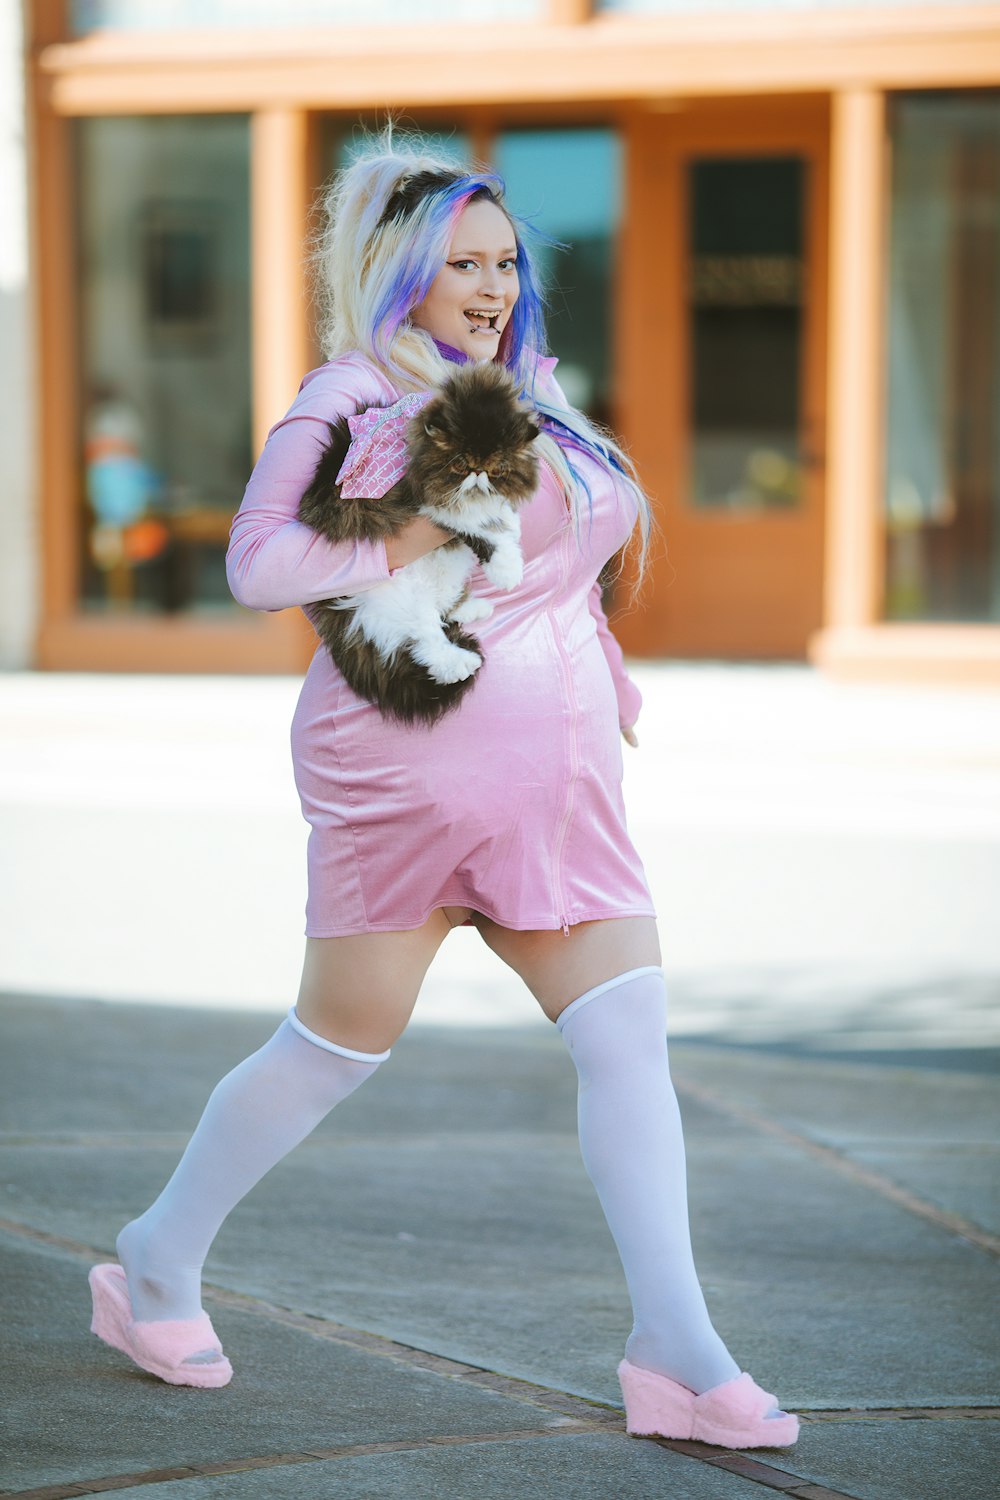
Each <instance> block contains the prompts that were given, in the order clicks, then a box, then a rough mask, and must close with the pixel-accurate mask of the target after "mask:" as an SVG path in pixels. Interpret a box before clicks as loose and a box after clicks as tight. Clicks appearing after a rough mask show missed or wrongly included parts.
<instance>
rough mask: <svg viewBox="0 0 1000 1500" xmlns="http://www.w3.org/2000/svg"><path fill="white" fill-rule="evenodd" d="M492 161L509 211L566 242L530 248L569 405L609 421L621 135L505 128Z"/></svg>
mask: <svg viewBox="0 0 1000 1500" xmlns="http://www.w3.org/2000/svg"><path fill="white" fill-rule="evenodd" d="M496 164H497V170H498V171H499V172H500V175H501V176H502V177H503V178H504V180H505V182H506V184H507V200H508V202H509V203H510V206H511V208H512V209H513V211H514V212H515V213H517V214H519V215H520V216H521V217H522V218H525V219H527V220H528V221H529V223H531V224H534V225H535V226H536V227H537V228H538V229H540V230H542V231H543V232H544V233H545V234H546V235H551V236H552V237H553V238H554V239H556V240H561V241H562V242H563V243H564V244H565V245H566V246H567V248H566V249H565V250H559V249H556V248H554V247H551V246H546V245H540V246H538V247H537V248H536V251H535V253H536V258H537V260H538V263H539V268H540V270H541V273H542V278H543V281H544V284H545V288H546V292H547V295H548V298H549V317H548V328H549V341H550V343H551V346H552V351H553V353H555V354H557V355H558V356H559V369H558V372H557V373H558V378H559V381H560V384H561V385H562V387H563V389H564V390H565V391H566V394H567V396H568V397H569V400H570V401H571V402H572V403H573V405H574V406H579V407H582V408H583V410H584V411H586V412H587V414H588V416H590V417H591V418H594V419H596V420H597V421H599V422H603V423H606V424H608V423H610V415H611V412H610V406H611V394H612V378H613V375H612V358H611V350H612V343H611V340H612V327H613V323H612V318H613V289H612V265H613V257H614V250H615V239H616V235H617V232H618V225H619V223H620V219H621V175H622V174H621V145H620V142H619V139H618V136H617V135H616V133H615V132H614V130H612V129H609V128H605V127H597V128H592V127H581V128H578V129H559V130H507V131H504V132H503V133H502V134H501V135H500V137H499V139H498V141H497V148H496Z"/></svg>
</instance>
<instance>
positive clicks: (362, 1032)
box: [295, 907, 468, 1052]
mask: <svg viewBox="0 0 1000 1500" xmlns="http://www.w3.org/2000/svg"><path fill="white" fill-rule="evenodd" d="M467 916H468V912H467V911H466V910H465V909H463V908H459V907H444V908H441V909H440V910H438V911H434V912H431V915H430V917H429V918H428V919H427V921H426V922H425V923H424V925H423V927H417V928H415V929H414V930H413V931H412V932H365V933H359V934H358V935H356V936H354V937H339V938H306V953H305V960H304V962H303V965H302V981H301V983H300V985H299V995H298V999H297V1000H296V1002H295V1009H296V1012H297V1013H298V1016H299V1019H300V1020H301V1021H302V1022H303V1023H304V1024H305V1025H306V1026H308V1027H309V1029H310V1031H315V1032H316V1033H317V1034H318V1035H319V1036H322V1037H326V1039H327V1041H330V1042H338V1043H339V1044H340V1045H341V1046H342V1047H353V1048H355V1049H356V1050H357V1051H358V1052H384V1051H385V1049H386V1048H387V1047H391V1046H392V1044H393V1042H395V1041H396V1039H397V1038H398V1037H399V1036H400V1035H401V1034H402V1033H403V1031H404V1030H405V1029H406V1023H407V1022H408V1021H409V1019H410V1016H411V1014H412V1012H413V1007H414V1005H415V1004H416V1003H417V995H418V994H419V993H420V986H421V985H422V984H423V981H424V975H425V974H426V973H427V970H428V968H429V966H430V962H431V959H432V958H433V957H434V955H435V953H436V952H437V951H438V949H439V948H440V946H441V944H442V943H443V942H444V939H445V938H446V937H447V935H448V933H449V932H450V931H451V929H452V927H453V926H455V925H457V923H459V922H462V921H464V920H465V918H466V917H467Z"/></svg>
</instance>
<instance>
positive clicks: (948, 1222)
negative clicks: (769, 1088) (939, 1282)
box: [674, 1072, 1000, 1259]
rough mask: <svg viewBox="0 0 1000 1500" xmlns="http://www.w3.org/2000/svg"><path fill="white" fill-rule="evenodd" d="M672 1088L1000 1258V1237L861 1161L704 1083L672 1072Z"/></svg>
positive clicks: (995, 1257) (682, 1095)
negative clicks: (852, 1158)
mask: <svg viewBox="0 0 1000 1500" xmlns="http://www.w3.org/2000/svg"><path fill="white" fill-rule="evenodd" d="M674 1086H675V1088H676V1090H677V1092H678V1094H679V1095H681V1097H682V1098H683V1097H684V1096H685V1095H687V1096H688V1097H689V1098H691V1099H694V1100H696V1101H697V1103H699V1104H701V1105H704V1107H705V1108H707V1109H711V1110H715V1111H716V1113H719V1114H723V1115H726V1116H728V1118H729V1119H731V1120H738V1121H739V1122H740V1123H741V1124H743V1125H750V1126H752V1127H753V1128H754V1129H755V1130H760V1131H762V1132H763V1133H765V1134H766V1135H771V1136H774V1137H775V1138H776V1139H777V1140H779V1141H783V1142H784V1143H785V1145H787V1146H793V1147H795V1148H796V1149H797V1150H799V1151H804V1152H805V1153H806V1154H807V1155H809V1156H812V1157H813V1158H815V1160H816V1161H820V1162H822V1163H823V1164H824V1165H825V1166H827V1167H830V1168H831V1169H832V1170H833V1171H835V1172H839V1173H840V1175H841V1176H842V1177H848V1178H850V1180H851V1181H852V1182H856V1183H858V1184H860V1185H861V1186H863V1187H868V1188H871V1189H872V1191H873V1192H876V1193H878V1194H879V1196H880V1197H882V1198H887V1199H889V1200H890V1201H891V1202H893V1203H896V1204H898V1206H899V1207H900V1208H905V1209H906V1210H907V1211H908V1212H909V1213H911V1214H916V1216H917V1217H918V1218H921V1219H926V1220H927V1221H928V1222H929V1223H931V1224H934V1225H936V1226H937V1228H938V1229H944V1230H947V1231H948V1233H949V1234H954V1235H957V1236H958V1238H959V1239H963V1240H966V1241H968V1243H969V1244H971V1245H975V1246H976V1248H977V1249H978V1250H984V1251H985V1252H986V1254H987V1255H990V1256H992V1257H993V1258H994V1259H1000V1235H995V1234H990V1232H989V1231H988V1230H986V1229H983V1228H981V1226H980V1225H978V1224H974V1223H973V1222H972V1220H971V1219H966V1218H963V1217H962V1215H961V1214H955V1213H951V1212H950V1211H949V1210H948V1209H944V1208H939V1207H938V1206H937V1204H935V1203H931V1202H929V1201H928V1200H927V1199H926V1198H921V1197H920V1196H919V1195H918V1194H917V1193H914V1192H911V1190H910V1189H909V1188H904V1187H901V1186H900V1184H899V1183H898V1182H894V1181H893V1180H892V1178H891V1177H886V1176H885V1174H884V1173H882V1172H876V1171H875V1170H874V1169H873V1168H872V1167H864V1166H862V1165H861V1164H860V1162H856V1161H852V1160H851V1158H850V1157H849V1156H846V1155H845V1154H844V1153H843V1152H841V1151H837V1150H836V1149H835V1148H834V1147H833V1146H824V1145H823V1144H822V1143H821V1142H820V1141H813V1140H810V1139H809V1137H808V1136H805V1135H800V1134H799V1133H798V1132H797V1131H794V1130H789V1128H788V1127H787V1126H786V1125H779V1124H778V1122H777V1121H776V1120H769V1119H768V1118H767V1117H766V1116H765V1115H758V1114H757V1113H756V1112H755V1111H754V1110H750V1109H744V1108H743V1106H742V1105H739V1104H733V1103H732V1101H731V1100H729V1099H727V1098H726V1097H725V1095H723V1094H719V1093H717V1092H716V1091H715V1090H714V1089H710V1088H706V1087H705V1086H704V1084H700V1083H692V1082H691V1081H690V1079H686V1078H685V1077H684V1076H683V1073H677V1072H675V1073H674Z"/></svg>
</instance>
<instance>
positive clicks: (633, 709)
mask: <svg viewBox="0 0 1000 1500" xmlns="http://www.w3.org/2000/svg"><path fill="white" fill-rule="evenodd" d="M587 603H588V606H589V608H590V613H591V614H592V615H593V617H594V622H595V624H596V625H597V636H598V639H599V640H600V643H601V646H602V648H603V651H604V656H605V660H606V661H607V663H608V666H609V668H610V670H611V680H612V681H613V683H614V685H615V694H616V696H617V698H618V723H619V724H620V726H621V728H622V729H631V728H632V725H633V724H634V723H635V721H636V719H637V718H638V717H639V710H640V709H641V708H642V694H641V693H640V691H639V689H638V688H637V687H636V685H635V683H634V682H633V681H632V679H631V677H630V676H629V675H628V673H627V672H626V670H625V658H624V657H623V655H622V648H621V646H619V644H618V642H617V641H616V639H615V637H614V635H613V634H612V632H611V626H610V625H609V624H608V617H607V615H606V614H605V613H604V605H603V604H602V603H601V585H600V583H599V582H598V583H595V584H594V587H593V588H592V589H591V591H590V597H589V599H588V600H587Z"/></svg>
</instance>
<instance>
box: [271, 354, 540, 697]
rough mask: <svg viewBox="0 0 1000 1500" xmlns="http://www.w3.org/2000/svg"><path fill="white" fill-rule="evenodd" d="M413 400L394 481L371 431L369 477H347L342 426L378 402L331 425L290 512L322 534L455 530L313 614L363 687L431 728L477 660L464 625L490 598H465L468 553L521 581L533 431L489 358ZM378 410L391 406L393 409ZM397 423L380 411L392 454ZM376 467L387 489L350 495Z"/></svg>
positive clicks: (372, 419)
mask: <svg viewBox="0 0 1000 1500" xmlns="http://www.w3.org/2000/svg"><path fill="white" fill-rule="evenodd" d="M407 399H408V398H404V402H403V403H402V404H403V405H404V406H405V403H406V401H407ZM409 399H410V400H411V401H414V402H417V403H420V405H421V409H420V410H418V411H417V413H416V415H415V416H413V417H411V418H410V420H409V422H408V424H407V426H406V429H405V461H406V468H405V472H403V473H402V474H401V477H398V478H396V477H395V473H394V471H393V461H392V459H391V457H388V458H386V459H385V461H384V463H383V460H382V458H381V457H380V455H379V452H378V444H379V433H378V431H377V430H375V431H374V432H373V433H372V434H371V439H370V441H371V445H372V446H371V447H370V448H369V454H368V470H369V472H370V477H364V478H359V479H357V480H356V481H355V482H354V484H353V485H352V484H349V483H348V482H347V480H348V476H347V475H345V474H343V473H342V470H343V469H344V467H345V460H347V459H348V454H349V450H350V449H351V445H352V433H351V428H350V425H349V424H350V423H351V422H355V421H356V418H357V417H358V416H359V415H360V414H361V413H366V414H369V417H368V421H369V423H370V424H372V426H373V427H374V428H375V429H377V428H378V426H379V422H380V418H379V416H378V415H377V413H378V412H379V410H380V409H379V408H368V407H364V406H362V407H360V408H359V412H358V413H356V414H355V418H342V419H341V420H340V421H339V422H336V423H332V424H330V440H329V442H328V444H327V445H326V447H325V448H324V450H323V452H322V454H321V455H320V458H319V462H318V463H317V465H316V471H315V474H314V475H313V478H312V480H311V482H310V484H309V487H308V488H307V489H306V491H305V493H304V495H303V496H302V500H301V502H300V504H299V511H298V517H299V520H300V521H304V522H305V524H306V525H307V526H310V527H312V528H313V530H315V531H318V532H320V534H321V535H322V536H324V537H326V539H327V540H328V541H330V542H343V541H349V540H364V541H375V540H378V539H379V538H385V537H389V536H393V535H394V534H395V533H396V532H398V531H400V530H402V529H403V528H404V527H405V526H406V525H408V523H409V522H410V521H412V519H413V518H414V516H416V515H423V516H427V517H428V518H429V519H430V520H432V521H434V522H435V523H436V524H437V525H438V526H441V527H442V528H443V529H444V530H446V531H450V532H451V533H452V537H451V540H450V541H447V542H445V543H444V544H443V545H442V546H440V547H438V548H436V549H435V550H434V551H433V552H429V553H426V554H425V555H424V556H423V557H419V558H417V559H416V560H415V561H414V562H411V563H408V564H407V565H406V566H405V567H404V568H401V569H399V570H398V571H397V572H396V573H394V574H393V576H392V578H391V579H390V580H389V581H388V582H387V583H382V584H377V585H376V586H375V587H374V588H371V589H367V590H365V592H364V593H362V594H354V595H351V596H349V597H347V598H341V599H329V600H324V601H323V602H322V603H321V604H319V605H316V606H314V607H313V611H312V612H311V618H312V619H313V622H314V624H315V626H316V630H317V632H318V633H319V636H320V638H321V640H322V641H323V643H324V644H325V646H326V647H327V649H328V650H329V652H330V655H331V656H332V658H333V660H334V662H335V663H336V664H337V666H338V667H339V668H340V670H341V672H342V673H343V675H344V677H345V679H346V680H347V682H348V684H349V685H350V687H351V688H352V689H353V690H354V692H356V693H357V694H358V696H359V697H362V698H367V699H368V700H369V702H371V703H374V704H376V706H377V707H378V708H379V709H381V711H382V713H383V714H386V715H387V716H388V717H390V718H394V719H397V720H399V721H401V722H403V723H414V722H418V721H419V722H423V723H425V724H433V723H435V722H436V721H437V720H438V719H440V718H441V716H442V715H443V714H445V713H447V712H448V710H449V709H451V708H454V707H456V706H457V704H458V703H459V702H460V701H461V699H462V698H463V696H464V695H465V693H466V692H467V691H468V690H469V689H470V688H471V687H472V686H473V683H474V681H475V673H476V672H477V671H478V670H479V668H480V666H481V665H482V661H483V653H482V648H481V647H480V644H479V642H478V640H477V639H476V638H475V636H473V635H471V634H470V633H469V632H468V630H466V629H465V627H466V626H468V625H471V624H474V623H475V621H477V620H485V619H487V618H488V617H489V615H490V614H491V613H492V606H491V605H490V604H488V603H487V602H486V601H485V600H483V599H478V598H476V597H474V596H472V595H470V594H469V590H468V581H469V576H470V574H471V573H472V570H473V568H474V567H475V564H476V562H477V561H478V562H479V563H481V564H482V568H483V572H484V573H485V574H486V577H487V578H488V579H489V580H490V582H491V583H492V584H494V585H495V586H496V587H497V588H502V589H510V588H514V587H516V586H517V584H518V583H520V581H521V577H522V574H523V571H524V561H523V558H522V556H521V548H520V520H519V518H518V515H517V512H516V509H515V507H517V506H518V505H520V504H522V503H523V502H524V501H525V500H527V499H529V498H530V496H531V495H532V494H533V493H534V491H535V489H536V487H537V484H538V460H537V459H536V457H535V455H534V453H533V452H532V443H533V442H534V439H535V438H536V437H537V436H538V432H539V428H538V426H537V423H536V422H535V421H534V420H533V419H532V416H531V414H530V413H529V412H528V411H527V410H526V409H525V408H524V406H523V405H521V404H520V402H519V400H518V393H517V387H516V385H515V383H514V381H513V379H512V378H511V376H510V375H509V374H508V373H507V371H506V370H504V369H503V368H502V366H499V365H496V364H494V363H492V362H483V363H481V364H468V365H463V366H460V367H459V369H458V370H456V372H455V373H454V374H453V375H452V376H450V378H449V379H448V380H447V381H446V382H445V384H444V385H443V386H442V387H441V389H440V390H439V391H438V392H436V393H435V394H434V395H433V396H432V397H430V398H423V397H414V398H409ZM424 402H426V404H423V403H424ZM400 404H401V403H397V404H396V405H397V406H399V405H400ZM384 410H386V411H387V412H389V413H393V412H395V411H396V407H389V408H384ZM402 420H403V417H402V416H401V415H400V416H396V417H395V418H392V417H389V418H387V419H386V424H385V432H384V433H383V439H382V440H383V443H385V442H386V433H388V434H389V437H388V446H387V447H386V452H387V453H389V451H390V449H391V443H392V437H391V430H392V425H393V422H394V423H395V426H396V428H397V430H398V428H399V424H400V422H401V421H402ZM380 466H381V468H382V472H383V475H384V474H385V472H386V471H387V472H388V473H389V474H390V475H391V476H392V477H393V478H395V482H394V483H392V485H391V488H388V489H386V490H385V493H384V494H382V496H381V498H373V497H369V496H365V495H360V494H357V493H356V490H357V487H358V484H360V485H361V486H362V487H364V486H365V485H367V486H368V487H370V488H372V489H374V490H375V491H376V492H378V491H379V488H380V486H379V483H378V471H379V469H380ZM399 467H402V465H401V464H400V465H399ZM381 488H384V482H383V484H382V486H381ZM345 490H350V491H351V493H350V495H348V494H345V493H344V491H345Z"/></svg>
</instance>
